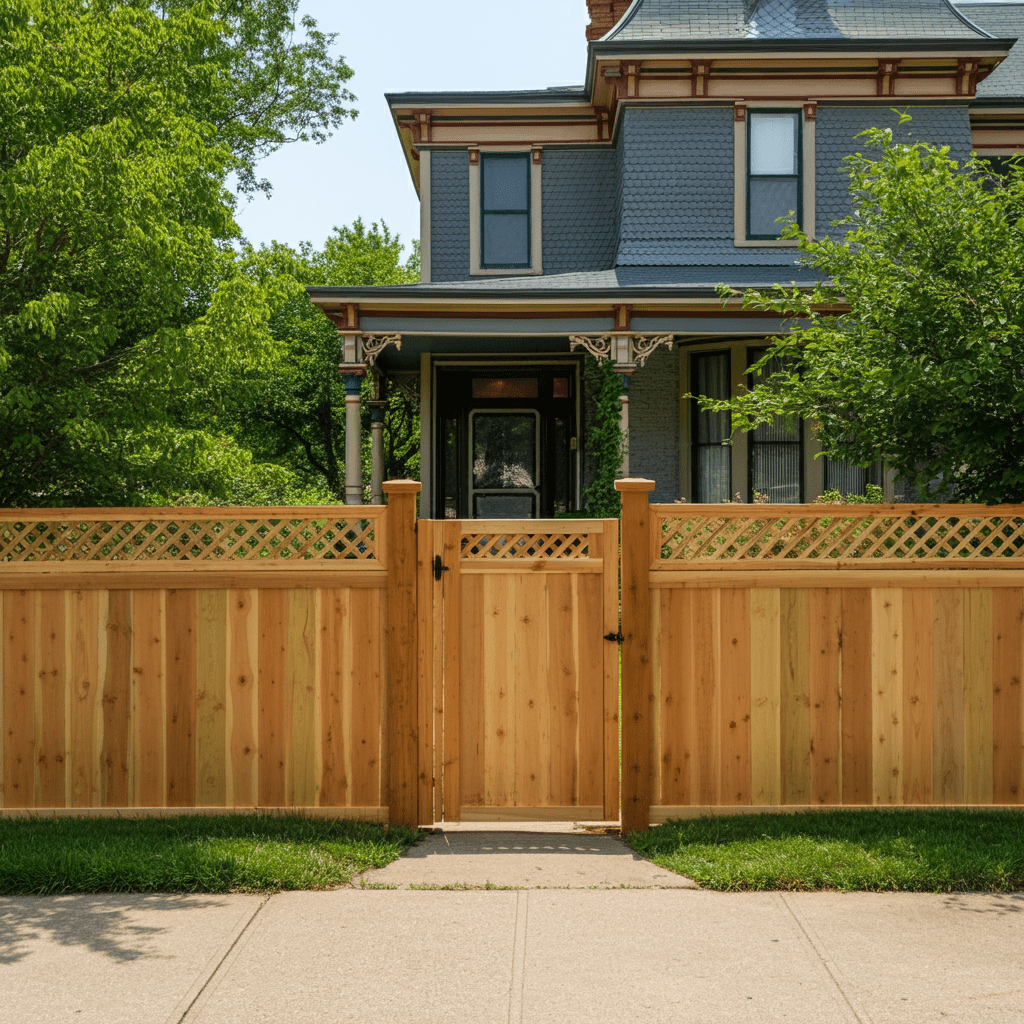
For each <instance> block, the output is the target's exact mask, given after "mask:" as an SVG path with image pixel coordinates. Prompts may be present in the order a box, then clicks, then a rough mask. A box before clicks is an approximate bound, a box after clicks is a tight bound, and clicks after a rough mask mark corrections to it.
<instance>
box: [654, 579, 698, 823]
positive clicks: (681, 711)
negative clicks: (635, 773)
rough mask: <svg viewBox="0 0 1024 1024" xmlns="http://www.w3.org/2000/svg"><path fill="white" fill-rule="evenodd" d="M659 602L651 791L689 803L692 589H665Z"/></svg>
mask: <svg viewBox="0 0 1024 1024" xmlns="http://www.w3.org/2000/svg"><path fill="white" fill-rule="evenodd" d="M660 604H661V607H660V615H659V616H658V617H657V618H658V624H659V630H658V634H659V642H658V645H657V655H656V662H657V668H658V681H659V682H658V689H657V694H658V701H657V704H658V715H657V718H658V726H659V742H658V744H657V754H658V762H657V764H656V765H655V772H654V774H655V776H657V778H658V784H657V785H656V787H655V791H654V796H655V798H656V799H657V800H658V802H660V803H671V804H688V803H692V802H695V801H694V793H693V785H692V781H691V774H690V767H691V766H690V761H691V760H692V757H693V749H692V739H693V734H692V680H693V652H694V646H693V636H692V629H693V612H692V608H693V594H692V593H691V592H689V591H684V590H671V591H665V592H663V593H662V595H661V602H660ZM652 647H653V645H652ZM652 718H653V716H652ZM652 724H653V723H652Z"/></svg>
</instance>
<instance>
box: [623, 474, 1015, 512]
mask: <svg viewBox="0 0 1024 1024" xmlns="http://www.w3.org/2000/svg"><path fill="white" fill-rule="evenodd" d="M616 486H618V483H616ZM651 510H652V511H653V512H655V513H656V514H657V515H659V516H662V517H666V518H673V519H677V518H678V519H686V518H690V517H696V516H705V517H708V516H717V517H720V518H729V519H773V518H775V519H783V518H786V517H789V516H794V517H799V518H802V519H806V518H808V517H812V518H819V519H835V518H837V517H842V518H850V517H854V518H868V517H869V516H904V517H916V518H920V517H922V516H969V517H978V516H997V517H1003V518H1006V517H1009V518H1020V517H1024V505H939V504H935V505H927V504H914V505H860V504H857V505H825V504H819V503H817V502H808V503H807V504H804V505H758V504H755V503H753V502H751V503H747V504H733V503H732V502H722V503H721V504H718V505H691V504H689V503H688V502H685V501H681V502H672V503H671V504H667V505H666V504H652V505H651Z"/></svg>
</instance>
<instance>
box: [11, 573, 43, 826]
mask: <svg viewBox="0 0 1024 1024" xmlns="http://www.w3.org/2000/svg"><path fill="white" fill-rule="evenodd" d="M3 597H4V605H5V614H4V625H5V630H6V632H5V634H4V651H3V658H4V693H3V698H4V784H5V786H6V801H5V803H6V806H7V807H31V806H32V801H33V797H34V795H35V781H34V774H35V773H34V767H35V756H36V755H35V748H36V738H35V681H36V629H37V623H36V607H35V605H36V602H35V594H33V593H31V592H30V591H25V590H8V591H6V592H5V593H4V595H3Z"/></svg>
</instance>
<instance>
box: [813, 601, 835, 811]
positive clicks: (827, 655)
mask: <svg viewBox="0 0 1024 1024" xmlns="http://www.w3.org/2000/svg"><path fill="white" fill-rule="evenodd" d="M809 594H810V596H809V608H808V614H809V625H808V628H809V631H810V635H809V638H808V639H809V644H808V646H809V658H810V661H809V666H808V667H809V680H808V682H809V695H810V702H811V706H810V743H811V765H810V791H809V792H810V797H809V801H808V802H809V803H812V804H837V803H839V793H840V786H841V767H842V765H841V759H840V751H841V736H840V721H841V711H840V703H841V701H840V697H841V690H842V683H841V678H840V642H841V636H842V628H843V596H842V592H841V591H839V590H836V589H833V588H825V589H821V590H812V591H810V592H809Z"/></svg>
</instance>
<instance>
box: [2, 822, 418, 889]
mask: <svg viewBox="0 0 1024 1024" xmlns="http://www.w3.org/2000/svg"><path fill="white" fill-rule="evenodd" d="M416 842H418V833H417V832H416V830H415V829H409V828H401V827H397V828H396V827H390V828H389V827H387V826H384V825H377V824H373V823H370V822H359V821H338V820H326V819H315V818H306V817H302V816H301V815H299V814H296V815H289V816H287V817H279V816H273V815H261V814H236V815H225V816H215V817H214V816H211V817H206V816H203V817H199V816H195V815H183V816H181V817H173V818H144V819H139V820H130V819H125V818H18V819H12V818H2V819H0V895H2V896H50V895H54V894H57V893H92V892H193V893H200V892H201V893H215V892H217V893H219V892H278V891H279V890H281V889H329V888H332V887H334V886H337V885H344V884H345V883H347V882H349V881H351V880H352V878H353V876H354V875H355V874H357V873H358V872H360V871H363V870H364V869H366V868H369V867H383V866H384V865H385V864H388V863H390V862H391V861H393V860H395V859H396V858H397V857H400V856H401V855H402V853H404V852H405V850H406V849H408V848H409V847H410V846H411V845H413V844H414V843H416Z"/></svg>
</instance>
